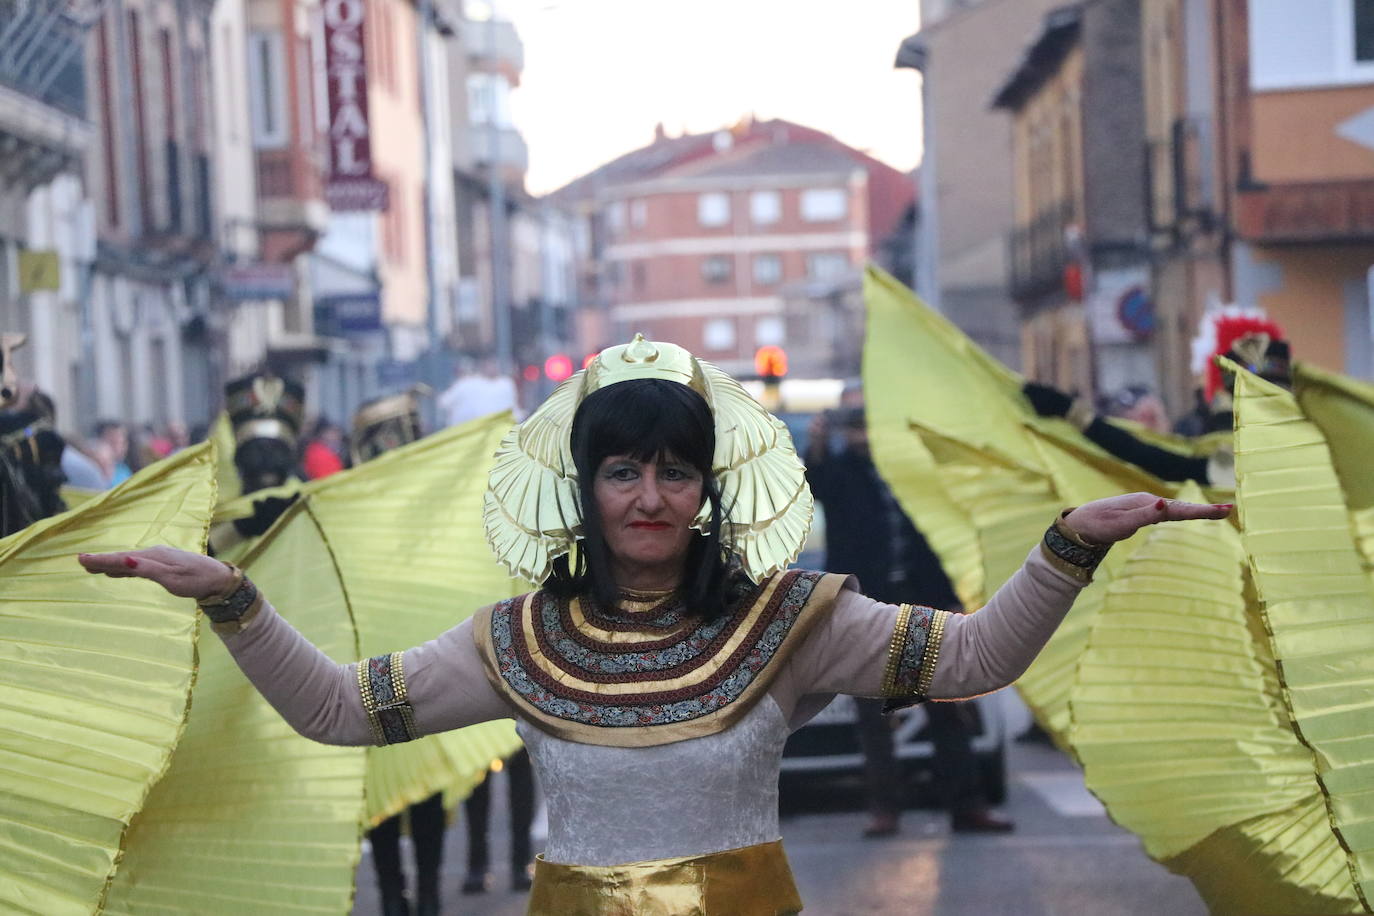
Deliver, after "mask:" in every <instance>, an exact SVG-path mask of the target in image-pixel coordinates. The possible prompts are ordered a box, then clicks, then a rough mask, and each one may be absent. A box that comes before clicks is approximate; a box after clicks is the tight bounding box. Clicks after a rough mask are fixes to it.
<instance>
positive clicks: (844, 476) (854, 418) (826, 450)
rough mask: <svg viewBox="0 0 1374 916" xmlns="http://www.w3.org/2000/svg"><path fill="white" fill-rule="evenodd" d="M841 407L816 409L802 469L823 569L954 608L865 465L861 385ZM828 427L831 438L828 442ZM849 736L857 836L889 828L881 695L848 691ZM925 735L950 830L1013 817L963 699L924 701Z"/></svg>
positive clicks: (892, 599)
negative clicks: (859, 796) (977, 750)
mask: <svg viewBox="0 0 1374 916" xmlns="http://www.w3.org/2000/svg"><path fill="white" fill-rule="evenodd" d="M840 404H841V406H840V408H839V409H838V410H836V411H834V412H830V413H821V414H817V415H816V418H815V419H814V420H813V421H812V423H811V428H810V431H809V434H810V440H809V442H808V445H807V452H806V476H807V480H808V481H809V482H810V484H811V491H812V493H814V494H815V497H816V499H817V500H819V501H820V503H821V506H822V508H823V509H824V510H825V520H826V529H825V544H826V561H825V568H826V569H828V570H832V571H834V572H840V573H849V574H852V575H855V576H857V577H858V579H859V584H860V586H861V587H862V589H863V591H864V593H865V594H867V595H869V596H871V597H873V598H875V599H876V600H878V601H883V602H887V603H891V604H901V603H903V602H908V601H912V600H915V601H919V602H920V603H922V604H925V605H929V606H931V607H939V608H949V609H951V610H954V609H957V608H958V607H959V599H958V597H957V596H956V595H955V593H954V588H953V586H952V585H951V584H950V581H949V578H948V577H947V576H946V575H945V572H944V570H943V569H942V568H941V566H940V561H939V558H938V557H936V556H935V552H934V551H933V550H931V549H930V545H928V544H927V543H926V540H925V538H924V537H922V536H921V533H920V532H919V531H917V530H916V528H915V526H913V525H912V524H911V521H910V520H909V519H908V518H907V517H906V514H905V513H903V512H902V508H901V506H899V505H898V504H897V500H896V498H895V497H894V496H893V495H892V491H891V490H890V489H889V488H888V486H887V484H886V483H885V482H884V481H883V479H882V478H881V477H880V476H878V469H877V467H876V466H875V465H874V464H873V457H872V454H871V452H870V451H869V446H868V429H867V427H866V426H865V423H864V413H863V389H862V388H861V387H860V386H858V385H857V384H855V383H851V384H850V385H848V386H847V387H846V389H845V392H844V394H843V395H842V396H841V402H840ZM832 433H837V434H838V435H839V438H840V441H839V442H838V443H835V445H837V446H838V447H837V448H833V449H832V443H831V441H830V440H831V436H832ZM854 704H855V707H856V711H857V716H858V723H857V731H858V739H859V745H860V748H861V749H862V750H863V754H864V784H865V788H866V790H867V793H868V807H869V822H868V826H867V827H865V828H864V831H863V833H864V836H866V837H874V838H877V837H886V836H891V835H893V834H895V833H897V832H898V830H899V829H900V828H899V824H900V818H901V808H902V798H901V796H902V792H901V770H900V765H899V763H898V761H897V758H896V753H895V750H894V748H893V746H892V728H891V725H890V723H889V720H888V718H887V717H886V716H885V715H884V711H885V708H884V703H883V701H882V700H871V699H863V698H856V699H855V700H854ZM923 708H924V710H925V713H926V716H927V720H928V729H927V731H928V734H929V736H930V739H931V742H932V743H933V745H934V748H935V755H934V760H933V764H932V775H933V777H934V780H935V788H936V793H937V795H938V797H939V799H940V801H941V802H942V803H943V804H944V805H945V806H946V808H947V809H948V811H949V815H950V826H951V828H952V829H953V830H956V831H961V832H962V831H980V832H1002V831H1007V830H1011V829H1013V828H1014V826H1015V825H1014V824H1013V823H1012V822H1011V821H1009V820H1006V819H1004V818H1001V817H999V816H997V815H996V814H994V813H993V812H992V810H991V808H990V806H989V804H988V793H987V791H986V790H985V787H984V786H983V785H982V784H981V781H980V780H981V772H980V769H979V767H978V765H977V760H976V759H975V758H974V755H973V747H972V733H973V724H972V721H971V720H972V719H973V718H974V716H973V710H972V709H970V708H969V704H968V703H966V702H961V703H926V704H925V706H924V707H923Z"/></svg>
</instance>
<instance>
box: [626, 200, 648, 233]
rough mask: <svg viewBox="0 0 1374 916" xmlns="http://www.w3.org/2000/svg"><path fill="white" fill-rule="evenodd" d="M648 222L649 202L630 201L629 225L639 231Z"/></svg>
mask: <svg viewBox="0 0 1374 916" xmlns="http://www.w3.org/2000/svg"><path fill="white" fill-rule="evenodd" d="M648 221H649V202H648V201H645V200H633V201H630V225H631V226H634V227H635V228H636V229H639V228H641V227H643V225H644V224H645V223H647V222H648Z"/></svg>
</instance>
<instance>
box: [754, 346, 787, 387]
mask: <svg viewBox="0 0 1374 916" xmlns="http://www.w3.org/2000/svg"><path fill="white" fill-rule="evenodd" d="M754 371H755V372H757V373H758V374H759V378H761V379H763V380H764V381H765V382H769V381H776V380H778V379H780V378H782V377H783V376H784V375H786V374H787V351H786V350H784V349H783V348H782V347H775V346H773V345H772V344H769V345H768V346H764V347H759V348H758V349H757V350H755V351H754Z"/></svg>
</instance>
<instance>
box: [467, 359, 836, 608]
mask: <svg viewBox="0 0 1374 916" xmlns="http://www.w3.org/2000/svg"><path fill="white" fill-rule="evenodd" d="M639 378H657V379H665V380H667V381H672V382H678V383H679V384H682V385H686V386H687V387H689V388H691V389H692V390H693V391H696V392H697V393H698V394H700V395H701V396H702V397H703V398H705V399H706V403H707V404H708V405H709V406H710V408H711V413H712V415H713V416H714V417H715V426H716V452H715V456H714V459H713V461H712V471H713V472H714V473H715V476H716V481H717V483H718V484H719V486H720V491H721V501H722V503H723V505H724V506H725V507H726V508H727V509H728V510H729V534H730V536H731V537H732V538H733V540H734V544H735V549H736V551H737V553H738V554H739V557H740V560H741V562H742V563H743V564H744V570H745V572H746V573H748V575H749V577H750V578H751V579H753V580H754V581H756V582H757V581H759V580H761V579H762V578H764V577H765V576H768V575H770V574H772V573H773V572H776V571H777V570H779V569H782V568H783V567H785V566H786V565H787V564H788V563H790V562H792V561H793V560H794V559H796V557H797V554H798V553H800V552H801V548H802V544H803V543H804V542H805V541H806V535H807V532H808V531H809V530H810V528H811V513H812V508H813V505H814V504H813V502H812V499H811V489H810V488H809V487H808V486H807V485H806V472H805V470H804V469H803V468H802V464H801V461H800V460H799V459H798V458H797V452H796V449H795V448H794V447H793V445H792V436H791V434H789V433H788V431H787V427H786V426H784V425H783V423H782V421H781V420H779V419H778V418H777V417H774V416H773V415H772V414H770V413H768V411H766V410H764V409H763V407H761V406H760V405H759V404H758V402H756V401H755V400H754V399H753V398H751V397H750V396H749V394H748V393H747V392H746V391H745V390H744V389H743V388H742V387H740V385H739V383H738V382H736V381H735V380H734V379H732V378H731V377H730V376H728V375H726V374H725V373H724V372H723V371H721V370H720V369H719V368H717V367H716V366H713V365H711V364H710V363H708V362H705V361H704V360H699V359H697V358H696V357H694V356H692V354H691V353H688V352H687V351H686V350H684V349H683V348H682V347H679V346H677V345H676V344H670V343H656V342H651V341H648V340H645V339H644V336H643V335H642V334H638V335H635V339H634V341H633V342H631V343H628V344H624V345H622V346H618V347H610V348H608V349H606V350H603V351H602V352H601V353H600V354H599V355H598V356H597V357H596V359H594V360H593V361H592V363H591V365H589V366H588V367H587V368H586V369H584V370H582V371H581V372H578V373H577V374H576V375H574V376H573V377H572V378H570V379H568V380H567V381H566V382H564V383H563V384H562V385H560V386H558V388H557V389H556V390H555V391H554V393H553V394H552V395H550V396H549V399H548V400H547V401H545V402H544V403H543V405H541V406H540V408H539V409H538V410H536V411H535V412H534V413H533V414H531V415H530V417H529V419H527V420H525V422H524V423H521V424H519V425H518V426H516V427H515V428H514V429H512V430H511V431H510V432H509V433H508V434H507V435H506V438H505V439H504V440H503V441H502V442H501V447H500V449H498V450H497V452H496V464H495V466H494V467H493V468H492V472H491V477H490V479H489V482H488V484H487V493H486V498H485V506H484V510H483V515H484V518H485V523H486V529H487V543H488V544H490V545H491V549H492V550H493V551H495V553H496V556H497V558H498V559H499V560H500V561H501V562H502V563H504V564H505V565H506V567H507V568H508V569H510V571H511V572H512V573H513V574H515V575H517V576H520V577H521V578H524V579H527V580H529V581H531V582H543V581H544V579H545V578H546V577H547V576H548V574H549V570H550V567H551V566H552V564H553V561H554V560H555V559H557V558H558V557H560V556H563V555H564V554H566V553H567V552H568V551H569V550H570V549H571V548H572V545H573V542H574V541H576V540H578V539H579V538H581V537H583V536H584V532H583V529H582V510H581V508H580V504H579V498H578V487H577V469H576V467H574V465H573V458H572V450H571V442H570V439H571V432H572V421H573V415H574V414H575V413H576V412H577V408H578V406H579V405H580V404H581V403H582V399H583V398H585V397H587V395H589V394H591V393H592V392H594V391H598V390H600V389H602V388H606V387H608V386H610V385H614V384H616V383H618V382H625V381H630V380H631V379H639ZM709 511H710V506H709V504H706V505H703V507H702V511H701V512H700V513H698V515H697V517H696V519H695V521H694V527H696V528H697V529H698V530H701V529H704V528H705V526H706V524H707V523H708V520H709V519H708V513H709Z"/></svg>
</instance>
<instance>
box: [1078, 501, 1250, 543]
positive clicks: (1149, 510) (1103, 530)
mask: <svg viewBox="0 0 1374 916" xmlns="http://www.w3.org/2000/svg"><path fill="white" fill-rule="evenodd" d="M1233 508H1234V505H1232V504H1230V503H1227V504H1224V505H1210V506H1209V505H1205V504H1202V503H1185V502H1180V501H1178V500H1174V499H1161V498H1160V497H1158V496H1155V495H1154V494H1153V493H1127V494H1126V495H1125V496H1111V497H1108V498H1107V499H1099V500H1095V501H1093V502H1090V503H1085V504H1084V505H1081V506H1079V507H1078V508H1077V509H1074V510H1073V511H1072V512H1070V513H1069V514H1068V515H1067V516H1065V518H1064V523H1065V524H1067V525H1068V526H1069V527H1070V528H1072V529H1073V530H1074V532H1075V533H1077V534H1078V535H1079V536H1080V537H1082V538H1083V540H1085V541H1089V542H1091V543H1093V544H1114V543H1116V542H1117V541H1124V540H1126V538H1128V537H1130V536H1131V535H1133V534H1135V533H1136V532H1137V531H1139V530H1140V529H1141V528H1144V527H1145V526H1146V525H1153V524H1156V523H1158V522H1184V521H1189V520H1191V519H1199V518H1212V519H1220V518H1226V516H1228V515H1230V514H1231V510H1232V509H1233Z"/></svg>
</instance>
